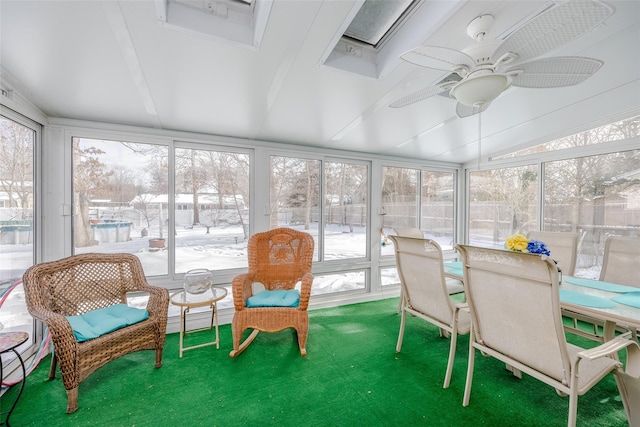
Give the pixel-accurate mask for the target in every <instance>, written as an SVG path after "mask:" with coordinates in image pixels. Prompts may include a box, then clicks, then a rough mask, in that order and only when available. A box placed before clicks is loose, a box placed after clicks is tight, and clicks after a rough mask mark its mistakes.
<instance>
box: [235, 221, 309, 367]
mask: <svg viewBox="0 0 640 427" xmlns="http://www.w3.org/2000/svg"><path fill="white" fill-rule="evenodd" d="M278 248H282V250H283V251H284V252H285V253H287V254H288V255H293V259H289V257H288V256H287V259H281V260H278V259H277V255H278V254H277V253H276V254H274V253H272V252H271V251H272V250H279V249H278ZM313 249H314V240H313V236H311V235H310V234H309V233H305V232H302V231H298V230H294V229H291V228H286V227H281V228H275V229H272V230H269V231H265V232H262V233H256V234H254V235H253V236H251V237H250V238H249V242H248V248H247V252H248V258H249V269H248V272H247V273H245V274H240V275H238V276H236V277H234V278H233V281H232V283H231V287H232V291H233V304H234V308H235V313H234V315H233V321H232V323H231V330H232V334H233V350H232V351H231V352H230V353H229V356H230V357H236V356H237V355H239V354H240V353H242V352H243V351H244V350H245V349H246V348H247V347H248V346H249V344H251V343H252V342H253V340H254V339H255V337H256V336H257V335H258V333H259V332H260V331H263V332H277V331H281V330H283V329H286V328H294V329H295V330H296V332H297V335H298V346H299V348H300V354H301V355H302V356H306V355H307V349H306V343H307V336H308V333H309V314H308V311H307V309H308V307H309V298H310V297H311V285H312V284H313V274H312V273H311V269H312V264H313ZM273 261H276V262H273ZM298 282H300V283H301V287H300V303H299V304H298V307H247V299H248V298H249V297H251V296H252V295H253V284H254V283H261V284H263V285H264V288H265V289H266V290H276V289H283V290H291V289H294V288H295V286H296V283H298ZM246 329H253V331H252V332H251V334H250V335H249V336H248V337H247V338H246V339H245V340H244V341H243V342H242V343H241V342H240V341H241V340H242V334H243V332H244V331H245V330H246Z"/></svg>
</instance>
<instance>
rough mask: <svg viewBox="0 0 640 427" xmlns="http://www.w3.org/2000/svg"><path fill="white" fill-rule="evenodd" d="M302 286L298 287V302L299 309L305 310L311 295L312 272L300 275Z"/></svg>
mask: <svg viewBox="0 0 640 427" xmlns="http://www.w3.org/2000/svg"><path fill="white" fill-rule="evenodd" d="M301 282H302V286H301V287H300V304H299V305H298V309H299V310H306V309H307V308H308V307H309V298H310V297H311V285H312V284H313V274H311V273H305V275H304V276H302V280H301Z"/></svg>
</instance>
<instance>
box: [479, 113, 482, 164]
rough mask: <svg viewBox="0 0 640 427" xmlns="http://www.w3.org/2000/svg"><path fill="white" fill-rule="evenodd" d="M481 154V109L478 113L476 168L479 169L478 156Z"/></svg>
mask: <svg viewBox="0 0 640 427" xmlns="http://www.w3.org/2000/svg"><path fill="white" fill-rule="evenodd" d="M481 156H482V109H480V112H479V113H478V170H480V158H481Z"/></svg>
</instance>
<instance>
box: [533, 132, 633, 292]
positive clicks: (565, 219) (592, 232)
mask: <svg viewBox="0 0 640 427" xmlns="http://www.w3.org/2000/svg"><path fill="white" fill-rule="evenodd" d="M633 132H638V128H635V130H633ZM543 208H544V221H543V229H544V230H545V231H573V232H576V231H577V232H578V233H580V239H579V242H580V243H579V246H578V258H577V260H576V275H578V276H581V277H587V278H593V279H596V278H598V277H599V275H600V269H601V267H602V255H603V252H604V243H605V241H606V239H607V237H608V236H638V235H640V150H633V151H624V152H620V153H611V154H604V155H597V156H589V157H579V158H575V159H569V160H560V161H553V162H548V163H545V166H544V205H543Z"/></svg>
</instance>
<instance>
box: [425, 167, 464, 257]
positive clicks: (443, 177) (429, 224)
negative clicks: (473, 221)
mask: <svg viewBox="0 0 640 427" xmlns="http://www.w3.org/2000/svg"><path fill="white" fill-rule="evenodd" d="M454 178H455V176H454V174H453V172H432V171H422V211H421V212H422V214H421V221H420V228H421V229H422V230H424V234H425V237H427V238H429V239H433V240H435V241H436V242H438V244H440V246H441V247H442V249H453V230H454V224H455V218H454V188H455V187H454V185H455V180H454Z"/></svg>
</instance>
